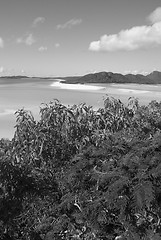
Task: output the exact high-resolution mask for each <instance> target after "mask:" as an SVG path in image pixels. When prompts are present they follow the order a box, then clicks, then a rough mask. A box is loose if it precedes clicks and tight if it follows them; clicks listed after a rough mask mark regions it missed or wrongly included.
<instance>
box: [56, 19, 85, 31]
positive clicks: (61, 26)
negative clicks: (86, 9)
mask: <svg viewBox="0 0 161 240" xmlns="http://www.w3.org/2000/svg"><path fill="white" fill-rule="evenodd" d="M81 23H82V19H71V20H69V21H68V22H66V23H64V24H58V25H57V26H56V28H57V29H65V28H68V29H70V28H72V27H73V26H76V25H79V24H81Z"/></svg>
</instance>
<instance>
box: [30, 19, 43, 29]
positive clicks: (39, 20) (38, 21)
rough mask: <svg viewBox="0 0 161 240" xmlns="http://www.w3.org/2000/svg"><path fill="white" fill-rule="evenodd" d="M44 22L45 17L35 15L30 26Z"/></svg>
mask: <svg viewBox="0 0 161 240" xmlns="http://www.w3.org/2000/svg"><path fill="white" fill-rule="evenodd" d="M44 22H45V18H44V17H37V18H36V19H35V20H34V21H33V24H32V27H37V25H38V24H39V23H44Z"/></svg>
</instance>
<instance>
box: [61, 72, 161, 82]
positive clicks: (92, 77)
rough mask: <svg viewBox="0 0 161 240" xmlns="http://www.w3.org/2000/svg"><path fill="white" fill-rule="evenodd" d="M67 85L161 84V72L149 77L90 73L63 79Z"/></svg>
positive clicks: (151, 74)
mask: <svg viewBox="0 0 161 240" xmlns="http://www.w3.org/2000/svg"><path fill="white" fill-rule="evenodd" d="M63 79H64V80H66V83H81V84H84V83H138V84H161V72H158V71H154V72H152V73H150V74H148V75H146V76H145V75H142V74H126V75H122V74H120V73H112V72H99V73H90V74H87V75H85V76H79V77H66V78H63Z"/></svg>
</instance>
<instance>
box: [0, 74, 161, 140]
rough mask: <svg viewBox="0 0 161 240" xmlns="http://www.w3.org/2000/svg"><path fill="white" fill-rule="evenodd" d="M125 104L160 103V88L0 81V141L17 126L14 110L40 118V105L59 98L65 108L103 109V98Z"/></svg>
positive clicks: (38, 80)
mask: <svg viewBox="0 0 161 240" xmlns="http://www.w3.org/2000/svg"><path fill="white" fill-rule="evenodd" d="M107 95H109V96H113V97H115V98H119V99H120V100H121V101H123V102H124V103H126V102H127V100H128V98H129V97H131V96H134V97H136V98H138V99H139V100H140V103H141V104H148V103H149V102H150V101H151V100H157V101H161V85H143V84H142V85H140V84H64V83H63V82H62V80H61V79H57V80H55V79H32V78H27V79H17V80H15V79H6V80H3V81H0V138H2V137H5V138H10V139H11V138H12V137H13V134H14V131H15V129H14V126H15V125H16V116H15V114H14V113H15V111H17V110H18V109H22V108H24V109H26V110H31V111H32V113H33V115H34V117H35V118H36V119H37V120H38V119H39V110H40V106H41V103H49V102H50V101H54V99H58V100H59V101H60V102H61V103H63V104H65V105H73V104H80V103H86V104H87V105H91V106H93V107H94V108H95V109H96V108H99V107H103V101H104V99H105V98H106V96H107Z"/></svg>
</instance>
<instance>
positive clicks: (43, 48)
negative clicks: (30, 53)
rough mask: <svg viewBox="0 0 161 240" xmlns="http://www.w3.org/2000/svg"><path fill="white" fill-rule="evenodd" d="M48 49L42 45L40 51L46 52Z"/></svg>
mask: <svg viewBox="0 0 161 240" xmlns="http://www.w3.org/2000/svg"><path fill="white" fill-rule="evenodd" d="M47 49H48V48H47V47H45V46H41V47H39V48H38V51H39V52H45V51H47Z"/></svg>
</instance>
